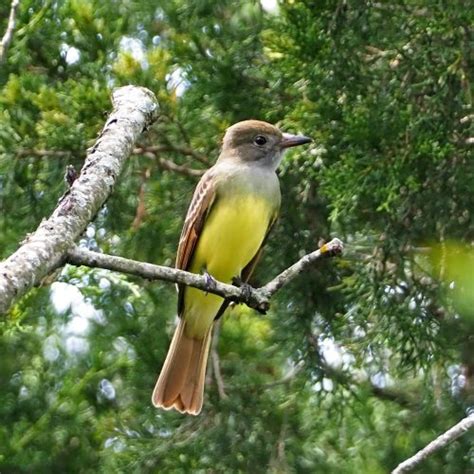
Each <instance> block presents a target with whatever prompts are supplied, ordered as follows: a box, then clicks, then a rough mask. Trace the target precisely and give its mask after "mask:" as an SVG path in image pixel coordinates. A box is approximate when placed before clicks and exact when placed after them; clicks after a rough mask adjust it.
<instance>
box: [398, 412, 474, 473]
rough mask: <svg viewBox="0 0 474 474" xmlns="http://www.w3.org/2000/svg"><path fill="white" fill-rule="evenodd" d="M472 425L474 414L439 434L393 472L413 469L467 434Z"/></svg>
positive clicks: (473, 425)
mask: <svg viewBox="0 0 474 474" xmlns="http://www.w3.org/2000/svg"><path fill="white" fill-rule="evenodd" d="M472 427H474V414H472V415H469V416H467V417H466V418H463V419H462V420H461V421H460V422H459V423H457V424H456V425H454V426H453V427H452V428H450V429H449V430H448V431H446V432H445V433H443V434H442V435H440V436H438V437H437V438H436V439H435V440H433V441H431V443H429V444H428V445H427V446H425V447H424V448H423V449H421V450H420V451H418V452H417V453H416V454H415V455H414V456H412V457H411V458H408V459H407V460H406V461H403V462H402V463H401V464H399V465H398V466H397V467H396V468H395V469H394V470H393V471H392V474H402V473H403V472H408V471H411V470H412V469H414V468H415V467H416V466H417V465H418V464H420V463H421V462H422V461H423V460H425V459H426V458H427V457H428V456H431V455H432V454H433V453H434V452H435V451H438V450H439V449H441V448H444V447H445V446H447V445H448V444H449V443H452V442H453V441H454V440H455V439H457V438H459V437H460V436H462V435H463V434H465V433H466V432H467V431H469V430H470V429H471V428H472Z"/></svg>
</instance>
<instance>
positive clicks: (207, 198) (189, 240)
mask: <svg viewBox="0 0 474 474" xmlns="http://www.w3.org/2000/svg"><path fill="white" fill-rule="evenodd" d="M215 197H216V180H215V174H214V170H213V169H212V168H211V169H210V170H209V171H207V172H206V173H205V174H204V176H203V177H202V178H201V180H200V181H199V183H198V185H197V186H196V190H195V191H194V195H193V198H192V200H191V204H190V205H189V209H188V213H187V214H186V219H185V220H184V225H183V230H182V231H181V237H180V239H179V245H178V255H177V257H176V268H179V269H181V270H187V269H188V268H189V266H190V265H191V261H192V258H193V254H194V250H195V248H196V245H197V243H198V240H199V236H200V235H201V231H202V228H203V226H204V222H205V220H206V217H207V216H208V214H209V211H210V210H211V207H212V205H213V204H214V201H215ZM184 288H185V285H178V314H181V311H182V309H183V301H184Z"/></svg>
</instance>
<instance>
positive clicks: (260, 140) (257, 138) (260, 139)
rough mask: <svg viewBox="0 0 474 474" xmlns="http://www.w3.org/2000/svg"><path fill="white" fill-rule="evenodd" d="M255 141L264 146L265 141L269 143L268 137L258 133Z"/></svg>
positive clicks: (256, 143)
mask: <svg viewBox="0 0 474 474" xmlns="http://www.w3.org/2000/svg"><path fill="white" fill-rule="evenodd" d="M253 142H254V143H255V145H257V146H263V145H265V143H267V139H266V138H265V137H264V136H263V135H257V136H256V137H255V138H254V139H253Z"/></svg>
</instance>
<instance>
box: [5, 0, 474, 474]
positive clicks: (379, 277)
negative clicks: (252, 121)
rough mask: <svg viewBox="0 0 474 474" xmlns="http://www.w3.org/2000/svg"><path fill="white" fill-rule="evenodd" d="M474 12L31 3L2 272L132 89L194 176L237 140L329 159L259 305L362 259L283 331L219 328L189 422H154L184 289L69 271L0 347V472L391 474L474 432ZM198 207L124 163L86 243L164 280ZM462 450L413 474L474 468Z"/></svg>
mask: <svg viewBox="0 0 474 474" xmlns="http://www.w3.org/2000/svg"><path fill="white" fill-rule="evenodd" d="M3 3H8V2H3ZM265 3H266V2H265ZM8 11H9V5H8V4H5V5H3V4H2V5H1V6H0V36H1V35H2V34H3V33H2V32H3V31H4V30H5V28H6V21H7V20H6V18H7V15H8ZM471 11H472V7H471V5H470V3H469V2H467V1H465V0H456V1H450V2H447V1H440V2H425V3H423V2H416V1H415V2H383V1H382V2H371V1H361V2H343V1H342V2H329V1H309V0H304V1H303V0H299V1H287V2H281V3H280V4H279V7H278V10H277V11H276V12H266V11H265V10H264V9H263V8H262V7H261V5H260V3H259V2H257V1H254V0H245V1H241V2H231V1H221V2H215V1H208V0H196V1H192V2H185V1H182V0H173V1H166V2H165V1H158V2H146V1H143V0H129V1H123V0H120V1H112V0H105V1H98V0H87V1H84V0H81V1H79V0H66V1H63V2H51V1H50V0H23V1H22V2H21V6H20V9H19V12H18V19H17V20H18V21H17V27H16V30H15V35H14V38H13V41H12V44H11V45H10V48H9V50H8V54H7V58H6V62H5V63H4V64H3V65H2V66H0V89H1V93H0V210H1V212H0V258H5V257H7V256H8V255H9V254H10V253H11V252H13V251H14V249H15V248H16V247H17V246H18V244H19V243H20V242H21V240H22V239H23V238H24V237H25V235H26V234H27V233H28V232H31V231H33V230H34V229H35V227H36V226H37V224H38V223H39V222H40V221H41V219H42V218H43V217H45V216H47V215H48V214H49V213H50V212H51V211H52V210H53V209H54V207H55V205H56V203H57V200H58V198H59V197H60V196H61V194H62V193H63V192H64V189H65V184H64V181H63V175H64V171H65V168H66V165H68V164H72V165H73V166H75V167H76V168H77V169H80V167H81V164H82V162H83V159H84V156H85V150H86V149H87V148H88V147H89V146H90V145H91V144H92V143H93V141H94V138H95V137H96V136H97V133H98V132H99V131H100V128H101V126H102V124H103V122H104V119H105V115H106V113H107V111H108V110H109V109H110V103H109V95H110V90H111V88H113V87H115V86H119V85H123V84H129V83H132V84H136V85H142V86H145V87H148V88H150V89H151V90H153V91H154V92H155V93H156V95H157V97H158V98H159V102H160V110H161V115H160V118H159V121H158V123H157V124H155V125H154V126H153V127H152V129H151V130H150V131H149V132H148V133H147V134H146V135H145V136H144V137H143V139H142V142H141V143H140V145H141V146H144V147H146V146H150V145H156V146H159V147H161V149H162V150H163V151H162V152H161V153H160V157H162V158H167V159H170V160H173V161H175V162H176V163H177V164H180V165H184V166H187V167H190V168H197V169H202V168H205V167H206V166H208V165H210V164H212V162H213V161H214V160H215V158H216V156H217V154H218V144H219V140H220V138H221V136H222V133H223V132H224V130H225V128H226V127H227V126H228V125H230V124H232V123H233V122H235V121H238V120H241V119H245V118H259V119H263V120H268V121H271V122H274V123H277V124H278V125H279V126H280V127H281V128H282V129H284V130H287V131H290V132H291V131H293V132H295V131H301V132H303V133H305V134H306V135H310V136H312V137H313V138H314V143H313V144H312V145H311V146H310V147H309V148H308V147H306V148H304V149H303V148H302V149H299V150H295V151H292V152H291V153H288V155H287V156H286V158H285V160H284V162H283V164H282V168H281V172H280V175H281V182H282V192H283V205H282V213H281V218H280V220H279V222H278V225H277V226H276V229H275V230H274V232H273V233H272V235H271V238H270V239H269V242H268V247H267V251H266V253H265V255H264V258H263V260H262V262H261V265H260V266H259V268H258V270H257V272H256V275H255V283H256V284H258V283H263V282H265V281H267V280H268V279H269V278H270V277H271V276H272V275H275V274H276V273H277V272H278V271H280V270H281V269H283V268H284V267H286V266H288V265H289V264H291V263H293V262H294V261H295V260H296V259H297V258H299V256H301V255H302V254H304V253H306V252H309V251H311V250H313V249H314V248H315V247H316V246H317V245H318V242H319V240H320V239H326V240H328V239H329V238H330V237H332V236H336V235H337V236H338V237H340V238H342V239H343V240H344V241H345V242H346V243H347V245H346V252H345V254H344V256H343V257H342V258H340V259H337V260H334V259H332V260H327V261H324V262H321V264H318V265H317V266H315V267H314V268H313V269H311V270H310V271H309V272H307V273H306V274H305V275H303V276H302V277H301V278H299V279H298V280H297V281H295V282H294V283H292V284H291V285H290V286H288V287H286V288H285V289H284V290H283V291H281V292H280V293H279V294H278V296H277V298H275V300H274V301H273V302H272V309H271V312H270V314H269V315H268V316H266V317H263V318H262V317H260V316H257V315H255V314H254V313H253V312H251V311H249V310H247V309H244V308H236V309H233V310H231V311H229V312H228V314H227V315H226V317H225V318H224V319H223V324H222V327H221V330H220V337H219V340H218V345H217V348H216V350H218V354H219V360H220V369H221V372H222V378H223V382H224V390H225V394H226V396H222V394H219V390H218V387H217V382H216V376H215V373H216V372H215V367H214V366H213V364H212V363H211V364H210V371H209V374H208V379H209V381H208V384H207V392H206V401H205V407H204V411H203V413H202V414H201V415H200V416H199V417H198V418H191V417H189V418H186V417H183V416H181V415H179V414H176V413H170V412H162V411H156V410H155V409H154V408H152V406H151V403H150V395H151V390H152V388H153V384H154V382H155V378H156V376H157V373H158V371H159V368H160V364H161V363H162V361H163V360H164V357H165V354H166V350H167V346H168V343H169V332H170V331H171V330H172V325H173V318H174V314H175V304H176V301H175V294H174V289H173V288H172V287H171V286H170V285H165V284H160V283H151V282H145V281H141V280H138V279H135V278H131V277H125V276H123V275H117V274H112V273H110V272H106V271H102V270H91V269H83V268H81V269H74V268H69V267H66V268H65V269H64V270H63V271H62V272H61V274H60V275H59V276H58V277H57V278H58V281H57V282H56V283H54V284H53V285H52V286H48V285H47V284H46V283H45V285H44V286H43V287H41V288H39V289H35V290H34V291H32V292H31V293H29V294H28V295H27V296H26V297H24V298H23V299H21V300H20V301H18V302H17V303H16V304H15V305H14V307H13V308H12V309H11V311H10V313H9V315H8V317H7V318H6V319H4V320H3V321H2V322H1V324H0V358H1V360H2V363H1V364H0V386H1V388H2V389H1V392H0V414H1V420H2V423H1V426H0V471H1V472H55V471H58V472H140V473H141V472H189V471H198V472H204V471H206V472H207V471H209V472H308V473H312V472H324V473H338V474H339V473H346V472H347V473H354V472H356V473H364V474H365V473H384V472H388V471H389V470H390V469H392V468H393V467H395V466H396V465H397V464H398V463H399V462H401V461H402V460H403V459H405V458H406V457H408V456H409V455H411V454H413V453H414V452H415V451H416V450H418V449H420V448H422V447H423V446H424V445H426V444H427V443H428V442H429V441H430V440H431V439H433V438H434V437H435V436H436V435H437V434H439V433H440V432H442V431H444V430H446V429H447V428H448V427H450V426H451V425H453V424H454V423H456V422H457V421H458V420H459V419H460V418H462V417H463V416H464V415H465V413H466V411H467V410H468V409H469V406H472V403H473V400H474V394H473V393H472V387H473V386H474V385H473V381H472V377H473V375H472V374H473V373H474V359H473V351H472V337H473V330H474V325H473V313H472V300H473V296H472V295H473V294H474V288H473V279H472V263H473V262H472V260H473V253H472V241H473V237H474V226H473V220H472V216H473V212H474V197H473V196H474V195H473V193H472V183H473V181H474V166H473V164H472V151H471V148H472V136H473V135H472V131H473V128H472V124H473V123H474V120H473V116H472V114H473V112H472V85H471V82H470V81H471V77H472V72H473V56H472V26H471V23H472V13H471ZM469 139H470V140H469ZM189 150H192V151H193V152H192V153H191V152H190V151H189ZM195 184H196V180H195V179H193V178H190V177H188V176H184V175H180V174H177V173H172V172H169V171H165V170H163V169H162V168H161V167H160V163H159V161H158V160H157V159H153V158H150V157H149V156H147V155H146V154H140V153H137V154H134V155H132V156H131V157H130V159H129V162H128V165H127V168H126V169H125V171H124V173H123V175H122V176H121V177H120V181H119V183H118V186H117V188H116V189H115V191H114V193H113V195H112V197H111V198H110V199H109V201H108V202H107V203H106V205H105V206H104V208H103V210H102V211H101V212H100V213H99V215H98V216H97V218H96V219H95V221H94V222H93V223H91V225H90V226H89V228H88V229H87V232H86V233H85V235H84V236H83V238H82V239H81V245H85V246H88V247H89V248H92V249H97V248H99V249H101V250H103V251H104V252H109V253H114V254H118V255H123V256H126V257H130V258H134V259H139V260H144V261H149V262H154V263H164V264H168V265H172V263H173V261H174V257H175V252H176V246H177V241H178V237H179V232H180V228H181V225H182V219H183V215H184V213H185V211H186V206H187V204H188V202H189V199H190V195H191V193H192V189H193V187H194V186H195ZM470 440H471V441H472V436H471V437H470V436H469V435H466V436H465V437H463V438H461V439H459V440H458V441H456V442H455V443H453V444H451V445H450V446H449V447H448V448H446V449H444V450H442V451H440V452H439V453H438V454H436V455H435V456H432V457H431V458H430V459H429V460H428V461H426V462H424V463H423V464H422V465H421V467H420V469H419V472H426V473H432V472H446V473H453V474H455V473H461V472H468V471H470V470H472V468H473V458H472V448H469V441H470ZM470 449H471V450H470Z"/></svg>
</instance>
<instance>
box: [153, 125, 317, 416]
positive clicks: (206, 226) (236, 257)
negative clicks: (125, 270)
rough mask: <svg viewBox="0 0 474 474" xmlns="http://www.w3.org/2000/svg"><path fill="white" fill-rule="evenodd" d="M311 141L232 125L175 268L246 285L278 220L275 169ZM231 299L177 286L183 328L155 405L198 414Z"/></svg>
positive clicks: (268, 128)
mask: <svg viewBox="0 0 474 474" xmlns="http://www.w3.org/2000/svg"><path fill="white" fill-rule="evenodd" d="M311 141H312V140H311V139H310V138H308V137H306V136H303V135H292V134H289V133H283V132H281V131H280V129H279V128H277V127H276V126H274V125H272V124H270V123H267V122H263V121H260V120H244V121H242V122H238V123H236V124H234V125H232V126H231V127H229V128H228V129H227V130H226V132H225V134H224V138H223V141H222V148H221V153H220V155H219V157H218V159H217V161H216V163H215V165H214V166H212V167H211V168H209V169H208V170H207V171H206V172H205V173H204V175H203V176H202V178H201V180H200V181H199V183H198V184H197V186H196V189H195V191H194V194H193V197H192V200H191V204H190V205H189V208H188V212H187V214H186V218H185V221H184V225H183V229H182V232H181V237H180V240H179V244H178V251H177V258H176V268H178V269H182V270H187V271H189V272H193V273H201V274H204V275H205V276H206V278H208V281H209V283H210V284H212V282H213V281H215V280H218V281H221V282H224V283H231V282H232V281H234V279H238V280H240V281H241V282H243V283H246V282H247V281H248V279H249V278H250V275H251V274H252V272H253V270H254V268H255V266H256V264H257V261H258V260H259V257H260V254H261V250H262V247H263V245H264V243H265V241H266V239H267V236H268V233H269V232H270V229H271V228H272V227H273V225H274V223H275V220H276V218H277V216H278V213H279V209H280V202H281V193H280V184H279V179H278V176H277V173H276V171H277V168H278V166H279V164H280V162H281V159H282V157H283V153H284V151H285V150H286V149H287V148H290V147H294V146H298V145H303V144H305V143H309V142H311ZM228 305H229V301H228V300H225V299H224V298H222V297H221V296H218V295H214V294H211V293H206V292H204V291H202V290H198V289H196V288H192V287H186V286H185V285H181V284H180V285H178V324H177V326H176V329H175V332H174V336H173V339H172V341H171V345H170V348H169V351H168V355H167V357H166V359H165V362H164V364H163V367H162V369H161V373H160V375H159V378H158V381H157V382H156V385H155V388H154V390H153V395H152V403H153V405H154V406H155V407H157V408H163V409H165V410H169V409H175V410H177V411H178V412H181V413H186V414H190V415H198V414H199V413H200V412H201V409H202V405H203V397H204V382H205V374H206V367H207V359H208V354H209V347H210V343H211V338H212V329H213V326H214V323H215V321H216V320H217V319H219V318H220V317H221V316H222V314H223V313H224V311H225V309H226V308H227V306H228Z"/></svg>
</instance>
